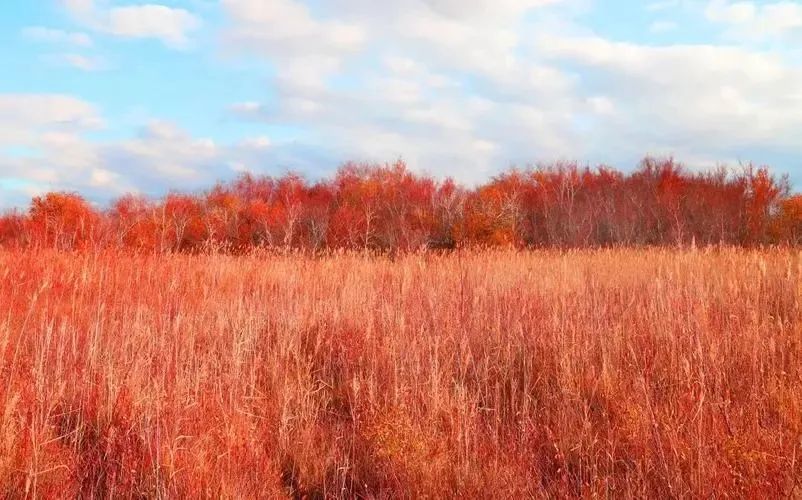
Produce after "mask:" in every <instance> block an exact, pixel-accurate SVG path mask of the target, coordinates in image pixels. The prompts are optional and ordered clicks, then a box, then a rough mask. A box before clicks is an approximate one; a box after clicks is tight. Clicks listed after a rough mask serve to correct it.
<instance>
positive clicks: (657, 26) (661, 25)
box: [649, 21, 679, 34]
mask: <svg viewBox="0 0 802 500" xmlns="http://www.w3.org/2000/svg"><path fill="white" fill-rule="evenodd" d="M678 27H679V26H678V25H677V23H675V22H674V21H655V22H653V23H652V24H650V25H649V31H650V32H652V33H655V34H661V33H668V32H670V31H674V30H676V29H677V28H678Z"/></svg>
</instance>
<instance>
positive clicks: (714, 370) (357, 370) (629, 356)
mask: <svg viewBox="0 0 802 500" xmlns="http://www.w3.org/2000/svg"><path fill="white" fill-rule="evenodd" d="M800 278H802V254H800V253H797V252H793V251H786V250H765V251H745V250H735V249H723V250H710V251H690V250H688V251H679V250H656V249H655V250H596V251H575V252H558V251H548V252H521V253H518V252H513V251H501V250H499V251H486V252H480V251H465V252H460V253H454V254H450V255H434V254H422V255H409V256H405V257H399V258H396V259H389V258H377V257H368V256H360V255H353V254H349V255H337V256H331V257H317V258H312V257H303V256H270V257H264V256H263V257H230V256H222V255H212V256H186V255H167V256H135V255H117V254H93V253H85V254H81V253H77V254H69V253H54V252H45V251H40V252H37V251H25V252H0V373H2V380H3V382H4V383H3V384H2V386H0V491H2V492H3V493H4V495H8V496H10V497H13V498H16V497H20V498H22V497H27V498H31V497H74V496H76V495H83V496H84V497H90V496H94V497H111V496H113V497H115V498H127V497H140V496H147V497H160V496H161V497H214V498H217V497H225V498H232V497H240V498H257V497H263V498H276V497H282V496H296V497H303V496H306V497H307V498H316V497H317V498H322V497H353V496H361V497H369V498H370V497H377V498H387V497H393V498H395V497H407V498H411V497H423V496H428V497H432V498H438V497H439V498H442V497H453V496H457V495H460V496H463V497H470V498H481V497H491V496H492V497H496V498H513V497H521V496H526V497H543V496H558V497H565V496H607V497H622V496H624V497H633V496H634V497H640V496H644V495H650V496H660V497H689V496H694V497H711V496H722V495H728V496H735V497H744V496H752V497H780V496H792V497H794V496H796V497H799V496H802V484H797V482H796V481H797V478H799V477H800V475H802V441H801V440H800V438H801V437H802V364H800V361H802V359H801V356H802V316H801V314H800V313H801V312H802V309H800V299H802V287H801V285H800Z"/></svg>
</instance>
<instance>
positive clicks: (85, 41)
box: [22, 26, 92, 47]
mask: <svg viewBox="0 0 802 500" xmlns="http://www.w3.org/2000/svg"><path fill="white" fill-rule="evenodd" d="M22 35H23V36H24V37H25V38H27V39H29V40H35V41H40V42H48V43H57V44H68V45H76V46H79V47H90V46H91V45H92V38H91V37H90V36H89V35H87V34H86V33H80V32H72V31H63V30H58V29H52V28H45V27H42V26H30V27H27V28H25V29H23V30H22Z"/></svg>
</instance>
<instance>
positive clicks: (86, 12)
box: [61, 0, 202, 48]
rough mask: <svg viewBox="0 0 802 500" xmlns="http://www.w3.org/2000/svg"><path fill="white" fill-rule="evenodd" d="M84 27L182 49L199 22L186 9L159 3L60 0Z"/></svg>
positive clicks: (197, 18)
mask: <svg viewBox="0 0 802 500" xmlns="http://www.w3.org/2000/svg"><path fill="white" fill-rule="evenodd" d="M61 1H62V3H63V4H64V6H65V7H66V8H67V10H68V11H70V13H71V14H72V15H73V17H74V18H75V19H76V20H77V21H78V22H80V23H82V24H83V25H84V26H86V27H87V28H89V29H91V30H94V31H97V32H99V33H106V34H109V35H113V36H118V37H121V38H153V39H157V40H161V41H162V42H163V43H164V44H166V45H168V46H170V47H174V48H184V47H186V46H188V44H189V43H190V35H191V33H193V32H194V31H196V30H197V29H198V28H200V26H201V24H202V22H201V20H200V18H199V17H197V16H196V15H194V14H193V13H191V12H189V11H188V10H186V9H181V8H175V7H169V6H166V5H160V4H134V5H124V6H116V7H115V6H107V5H105V4H103V5H98V4H96V3H95V2H93V1H91V0H61Z"/></svg>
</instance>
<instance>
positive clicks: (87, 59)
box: [48, 53, 103, 71]
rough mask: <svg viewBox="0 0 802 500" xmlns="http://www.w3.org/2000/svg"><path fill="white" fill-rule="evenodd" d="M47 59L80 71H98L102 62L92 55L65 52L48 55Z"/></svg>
mask: <svg viewBox="0 0 802 500" xmlns="http://www.w3.org/2000/svg"><path fill="white" fill-rule="evenodd" d="M48 59H52V60H54V61H55V62H56V63H57V64H64V65H66V66H70V67H72V68H76V69H80V70H82V71H98V70H100V69H103V62H102V61H101V60H100V59H99V58H97V57H94V56H85V55H82V54H74V53H66V54H58V55H55V56H52V57H48Z"/></svg>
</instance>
